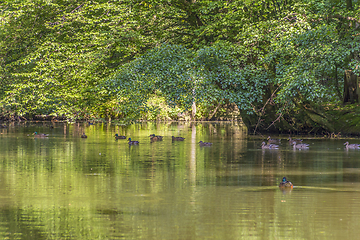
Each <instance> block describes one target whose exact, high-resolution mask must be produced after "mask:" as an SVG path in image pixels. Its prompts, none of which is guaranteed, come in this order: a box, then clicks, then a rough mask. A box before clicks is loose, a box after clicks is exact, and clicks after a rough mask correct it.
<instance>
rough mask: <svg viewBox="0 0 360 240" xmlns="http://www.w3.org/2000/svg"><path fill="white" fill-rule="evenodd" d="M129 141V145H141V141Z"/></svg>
mask: <svg viewBox="0 0 360 240" xmlns="http://www.w3.org/2000/svg"><path fill="white" fill-rule="evenodd" d="M128 140H129V142H128V143H129V145H139V141H131V138H129V139H128Z"/></svg>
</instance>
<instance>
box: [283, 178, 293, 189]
mask: <svg viewBox="0 0 360 240" xmlns="http://www.w3.org/2000/svg"><path fill="white" fill-rule="evenodd" d="M293 187H294V185H293V184H292V182H289V181H287V180H286V177H283V179H282V182H281V183H280V184H279V188H290V189H292V188H293Z"/></svg>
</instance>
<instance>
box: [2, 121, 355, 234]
mask: <svg viewBox="0 0 360 240" xmlns="http://www.w3.org/2000/svg"><path fill="white" fill-rule="evenodd" d="M50 126H52V127H53V128H52V127H50ZM34 131H37V132H39V133H48V134H50V135H49V137H48V138H37V139H34V138H33V137H32V135H31V134H32V133H33V132H34ZM83 132H85V133H86V135H87V136H88V138H87V139H82V138H80V135H81V134H82V133H83ZM0 133H1V134H0V153H1V158H0V239H358V236H359V235H360V228H359V224H360V177H359V176H360V150H348V151H346V150H344V146H343V143H344V142H345V140H330V139H307V140H306V142H307V143H309V144H310V149H309V150H296V151H294V150H293V149H292V148H291V147H290V146H289V145H288V143H287V141H286V137H287V136H284V137H283V140H282V144H281V145H280V149H279V150H262V149H261V148H260V145H261V142H262V139H249V138H248V137H247V135H246V130H245V129H244V128H243V127H242V126H241V125H240V124H238V123H160V124H155V123H144V124H135V125H131V126H127V127H121V126H120V127H119V126H114V125H109V124H96V125H88V124H72V125H70V124H63V123H56V124H50V123H39V124H30V123H26V124H12V125H10V126H9V127H8V128H6V129H0ZM115 133H118V134H119V135H126V136H127V137H131V138H132V140H137V141H140V144H139V146H130V147H129V145H128V144H127V141H126V140H115V139H114V137H113V136H114V134H115ZM153 133H154V134H156V135H161V136H164V139H163V141H161V142H152V143H151V142H150V140H149V137H148V136H149V135H150V134H153ZM28 135H29V136H28ZM171 136H181V137H185V141H184V142H172V141H171ZM273 137H278V136H273ZM200 140H202V141H209V142H212V143H213V145H212V146H211V147H200V146H199V145H198V144H197V142H199V141H200ZM349 141H350V143H356V142H358V143H360V141H357V140H351V139H350V140H349ZM283 176H286V177H287V178H288V180H290V181H292V182H293V184H294V189H293V190H292V191H291V192H282V191H280V189H278V187H277V186H278V184H279V182H280V181H281V179H282V177H283Z"/></svg>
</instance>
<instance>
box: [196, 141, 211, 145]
mask: <svg viewBox="0 0 360 240" xmlns="http://www.w3.org/2000/svg"><path fill="white" fill-rule="evenodd" d="M199 145H200V146H211V145H212V143H211V142H203V141H200V142H199Z"/></svg>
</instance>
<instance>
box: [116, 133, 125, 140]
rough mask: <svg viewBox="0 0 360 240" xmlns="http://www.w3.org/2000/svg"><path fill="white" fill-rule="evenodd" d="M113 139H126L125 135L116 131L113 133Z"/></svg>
mask: <svg viewBox="0 0 360 240" xmlns="http://www.w3.org/2000/svg"><path fill="white" fill-rule="evenodd" d="M114 137H115V139H126V136H119V135H118V134H117V133H116V134H115V136H114Z"/></svg>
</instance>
